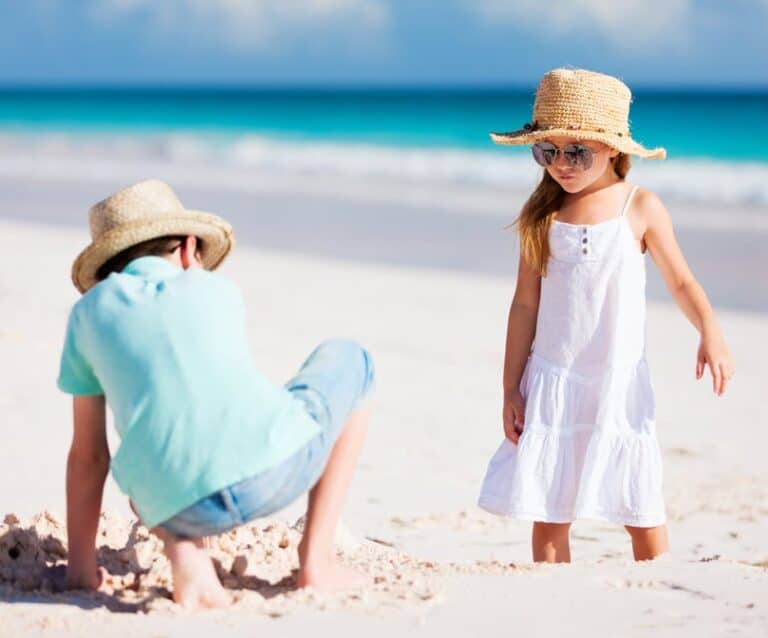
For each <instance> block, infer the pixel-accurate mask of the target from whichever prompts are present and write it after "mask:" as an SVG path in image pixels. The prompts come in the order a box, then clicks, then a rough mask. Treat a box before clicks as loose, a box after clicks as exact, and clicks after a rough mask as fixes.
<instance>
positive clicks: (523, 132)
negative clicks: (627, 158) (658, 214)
mask: <svg viewBox="0 0 768 638" xmlns="http://www.w3.org/2000/svg"><path fill="white" fill-rule="evenodd" d="M490 135H491V139H492V140H493V141H494V142H495V143H496V144H504V145H507V146H517V145H522V144H533V143H534V142H540V141H541V140H543V139H546V138H548V137H575V138H576V139H579V140H593V141H595V142H602V143H603V144H607V145H608V146H610V147H612V148H615V149H616V150H617V151H619V152H620V153H627V154H629V155H637V156H638V157H643V158H645V159H664V158H665V157H666V156H667V151H666V150H665V149H663V148H661V147H659V148H653V149H648V148H645V147H644V146H643V145H642V144H638V143H637V142H635V140H633V139H632V138H631V137H629V136H624V135H617V134H615V133H605V132H602V131H583V130H574V129H565V128H562V129H546V130H539V131H531V130H530V129H520V130H518V131H511V132H509V133H491V134H490Z"/></svg>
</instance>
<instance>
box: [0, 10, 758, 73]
mask: <svg viewBox="0 0 768 638" xmlns="http://www.w3.org/2000/svg"><path fill="white" fill-rule="evenodd" d="M766 33H768V0H727V1H726V0H98V1H97V0H18V1H11V0H2V1H0V84H34V85H45V84H50V83H56V84H97V83H98V84H104V83H107V84H113V85H114V84H118V85H119V84H167V83H175V84H209V83H218V84H255V85H259V84H269V85H274V84H281V85H307V84H312V85H317V84H320V85H327V84H337V85H338V84H343V85H356V84H383V85H399V84H440V85H446V84H447V85H454V84H493V85H498V84H506V85H531V84H535V82H536V81H537V80H538V78H539V77H540V76H541V74H542V73H543V72H544V71H546V70H547V69H550V68H552V67H556V66H562V65H571V66H579V67H586V68H591V69H595V70H599V71H603V72H607V73H611V74H614V75H618V76H620V77H622V78H623V79H625V80H626V81H628V82H629V83H630V84H633V85H635V86H665V87H676V86H697V87H720V86H761V87H768V44H767V43H766V40H767V38H766Z"/></svg>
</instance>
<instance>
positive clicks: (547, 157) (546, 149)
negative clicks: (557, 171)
mask: <svg viewBox="0 0 768 638" xmlns="http://www.w3.org/2000/svg"><path fill="white" fill-rule="evenodd" d="M531 152H532V153H533V159H535V160H536V163H537V164H539V166H545V167H546V166H551V165H552V164H554V163H555V160H557V157H558V155H560V154H561V153H562V154H563V158H565V161H566V162H567V163H568V165H569V166H571V167H572V168H578V169H579V170H582V171H586V170H587V169H589V168H590V167H591V166H592V160H593V159H594V157H595V155H596V154H597V153H599V152H600V151H593V150H592V149H591V148H589V146H584V145H583V144H568V146H566V147H565V148H558V147H557V146H555V145H554V144H552V143H551V142H536V143H535V144H534V145H533V146H532V147H531Z"/></svg>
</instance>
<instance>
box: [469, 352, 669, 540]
mask: <svg viewBox="0 0 768 638" xmlns="http://www.w3.org/2000/svg"><path fill="white" fill-rule="evenodd" d="M521 391H522V394H523V396H524V398H525V400H526V418H525V427H524V431H523V434H522V435H521V437H520V440H519V442H518V445H517V446H516V445H514V444H512V443H511V442H510V441H508V440H506V439H505V440H504V441H503V442H502V443H501V446H500V447H499V448H498V450H497V451H496V453H495V454H494V456H493V458H492V459H491V461H490V464H489V466H488V471H487V473H486V477H485V480H484V482H483V487H482V490H481V495H480V499H479V505H480V506H481V507H482V508H484V509H486V510H488V511H490V512H493V513H495V514H500V515H507V516H514V517H516V518H525V519H530V520H536V521H542V522H552V523H565V522H570V521H573V520H576V519H578V518H591V519H598V520H607V521H610V522H613V523H618V524H623V525H633V526H638V527H653V526H656V525H661V524H663V522H664V520H665V514H664V501H663V495H662V462H661V451H660V449H659V445H658V442H657V440H656V435H655V430H656V426H655V415H654V403H653V392H652V389H651V385H650V378H649V372H648V366H647V364H646V362H645V359H641V360H640V361H638V362H635V363H634V364H629V365H614V366H612V367H610V368H609V369H607V370H606V371H605V372H604V374H602V375H600V376H599V377H587V376H582V375H579V374H578V373H575V372H573V371H571V370H567V369H565V368H562V367H558V366H556V365H553V364H551V363H549V362H547V361H545V360H543V359H541V358H540V357H538V356H536V355H533V356H532V357H531V358H530V360H529V361H528V365H527V367H526V371H525V374H524V376H523V379H522V381H521Z"/></svg>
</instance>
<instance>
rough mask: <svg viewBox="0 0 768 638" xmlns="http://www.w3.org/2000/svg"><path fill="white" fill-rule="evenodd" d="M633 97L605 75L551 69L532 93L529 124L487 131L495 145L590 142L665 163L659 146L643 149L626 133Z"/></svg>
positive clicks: (619, 82)
mask: <svg viewBox="0 0 768 638" xmlns="http://www.w3.org/2000/svg"><path fill="white" fill-rule="evenodd" d="M631 102H632V93H631V92H630V90H629V87H627V85H626V84H624V83H623V82H621V81H620V80H617V79H616V78H614V77H611V76H610V75H603V74H602V73H595V72H594V71H586V70H583V69H555V70H553V71H549V72H548V73H547V74H545V75H544V77H543V78H542V80H541V82H540V83H539V88H538V89H537V91H536V101H535V102H534V105H533V121H532V122H531V123H529V124H526V125H525V126H524V127H523V128H521V129H519V130H517V131H511V132H508V133H491V139H492V140H493V141H494V142H496V143H497V144H514V145H516V144H531V143H533V142H537V141H540V140H543V139H545V138H547V137H557V136H562V137H574V138H577V139H584V140H595V141H598V142H602V143H604V144H607V145H608V146H611V147H613V148H615V149H617V150H618V151H620V152H622V153H629V154H632V155H638V156H640V157H645V158H649V159H664V158H665V157H666V154H667V153H666V151H665V150H664V149H663V148H654V149H647V148H645V147H644V146H642V145H641V144H639V143H638V142H636V141H635V140H633V139H632V136H631V134H630V131H629V105H630V103H631Z"/></svg>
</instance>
